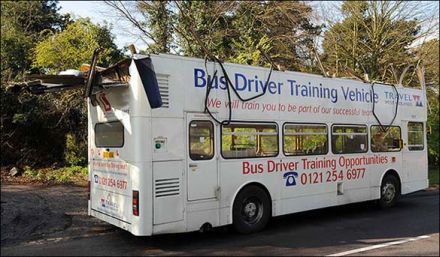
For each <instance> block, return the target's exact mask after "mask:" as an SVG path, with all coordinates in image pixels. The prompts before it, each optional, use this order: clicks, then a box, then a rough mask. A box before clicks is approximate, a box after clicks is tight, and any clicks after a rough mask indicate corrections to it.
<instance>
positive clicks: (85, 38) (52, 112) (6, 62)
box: [0, 1, 121, 167]
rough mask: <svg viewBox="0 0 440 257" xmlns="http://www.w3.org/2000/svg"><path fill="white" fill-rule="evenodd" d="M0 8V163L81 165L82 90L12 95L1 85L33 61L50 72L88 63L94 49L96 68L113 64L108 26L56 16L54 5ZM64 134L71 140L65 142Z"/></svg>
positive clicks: (116, 53) (10, 4)
mask: <svg viewBox="0 0 440 257" xmlns="http://www.w3.org/2000/svg"><path fill="white" fill-rule="evenodd" d="M0 4H1V20H2V23H1V34H2V36H1V68H2V69H1V87H0V94H1V99H0V100H1V106H2V111H1V114H0V115H1V116H0V117H1V131H2V133H1V149H2V154H1V165H9V164H13V165H19V166H20V165H24V164H26V165H30V166H32V167H36V166H38V167H41V166H49V165H51V164H53V163H58V164H60V163H63V162H64V161H65V162H66V163H67V164H69V165H83V164H85V159H86V158H87V157H86V155H87V151H86V150H84V149H85V148H86V144H87V133H85V131H86V130H87V110H86V105H85V101H84V99H83V98H82V93H81V90H72V91H68V92H62V93H54V94H46V95H40V96H35V95H31V94H29V93H27V92H22V93H21V94H14V93H12V92H9V91H7V90H6V87H7V84H8V83H9V82H11V81H14V80H22V77H23V74H24V72H25V71H28V70H30V69H31V64H32V62H33V61H34V67H36V68H40V67H44V68H47V69H49V70H50V72H52V73H55V72H58V71H59V70H64V69H67V68H79V65H81V64H82V63H88V62H90V59H91V57H92V51H93V48H94V47H97V46H100V47H102V48H103V49H104V50H103V52H102V53H101V56H102V58H101V60H100V62H99V64H100V65H103V66H105V65H108V64H110V63H112V62H115V61H117V60H118V59H119V58H120V56H121V54H120V52H119V51H118V50H117V49H116V46H115V45H114V43H113V36H112V35H111V34H110V32H109V31H110V28H109V27H108V26H107V25H105V26H99V25H94V24H92V23H91V22H90V20H87V19H80V20H78V21H76V22H74V23H72V22H71V20H70V18H69V16H68V15H64V16H63V15H60V14H59V13H58V10H59V8H58V7H57V1H19V2H13V1H1V3H0ZM30 14H31V15H30ZM36 45H38V46H39V48H38V47H37V50H39V51H36ZM55 47H58V49H59V51H56V50H54V49H55ZM41 49H43V50H41ZM35 55H37V56H35ZM36 60H38V62H36ZM35 62H36V63H35ZM46 63H47V64H49V65H46ZM40 65H41V66H40ZM70 65H72V66H70ZM69 132H70V134H71V138H72V139H73V141H69V139H68V140H67V141H69V142H66V134H67V133H69ZM66 147H67V148H68V149H67V150H66V149H65V148H66ZM64 158H66V160H64Z"/></svg>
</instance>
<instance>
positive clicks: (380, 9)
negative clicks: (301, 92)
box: [323, 1, 422, 83]
mask: <svg viewBox="0 0 440 257" xmlns="http://www.w3.org/2000/svg"><path fill="white" fill-rule="evenodd" d="M408 8H409V4H408V3H406V2H404V1H395V2H390V1H344V2H343V4H342V6H341V14H342V15H343V19H342V21H339V22H336V23H334V24H330V26H329V29H328V31H326V32H325V35H324V41H323V50H324V54H323V62H324V65H325V66H326V68H327V69H328V70H329V71H330V73H331V74H334V75H336V76H348V75H350V74H349V73H348V72H346V67H348V68H350V69H351V70H354V71H355V72H357V73H358V74H368V76H369V78H370V79H371V80H386V81H388V82H392V83H397V81H395V78H394V76H390V75H391V74H389V73H386V71H387V68H388V67H389V65H390V64H393V65H394V67H402V66H403V65H406V64H407V63H409V62H411V58H412V56H411V52H410V50H409V49H410V45H411V44H412V43H413V42H414V41H415V40H416V39H418V38H419V37H420V36H422V34H421V29H420V24H421V23H420V22H421V21H419V20H417V19H416V17H415V16H411V15H407V14H408ZM384 74H385V75H386V76H385V77H384V78H383V75H384Z"/></svg>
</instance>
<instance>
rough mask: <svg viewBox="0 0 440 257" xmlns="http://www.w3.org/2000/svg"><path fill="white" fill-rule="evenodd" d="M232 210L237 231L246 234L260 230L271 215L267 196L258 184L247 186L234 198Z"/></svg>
mask: <svg viewBox="0 0 440 257" xmlns="http://www.w3.org/2000/svg"><path fill="white" fill-rule="evenodd" d="M232 212H233V226H234V229H235V230H236V231H237V232H239V233H242V234H248V233H253V232H257V231H260V230H262V229H263V228H264V227H265V226H266V224H267V222H268V221H269V218H270V216H271V206H270V199H269V196H268V195H267V194H266V192H265V191H264V190H263V189H262V188H260V187H258V186H254V185H250V186H247V187H245V188H244V189H243V190H241V192H240V193H239V194H238V195H237V197H236V198H235V201H234V206H233V210H232Z"/></svg>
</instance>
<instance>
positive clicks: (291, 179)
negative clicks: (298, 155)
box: [283, 171, 298, 187]
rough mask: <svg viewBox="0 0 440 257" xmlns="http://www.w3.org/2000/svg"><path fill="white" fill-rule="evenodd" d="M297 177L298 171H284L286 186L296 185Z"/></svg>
mask: <svg viewBox="0 0 440 257" xmlns="http://www.w3.org/2000/svg"><path fill="white" fill-rule="evenodd" d="M297 177H298V173H297V172H295V171H289V172H286V173H284V175H283V178H284V179H286V187H289V186H295V185H296V180H295V178H297Z"/></svg>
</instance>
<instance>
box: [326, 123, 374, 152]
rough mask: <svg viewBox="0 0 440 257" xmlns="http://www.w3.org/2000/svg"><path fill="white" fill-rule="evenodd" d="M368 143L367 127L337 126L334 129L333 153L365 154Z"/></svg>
mask: <svg viewBox="0 0 440 257" xmlns="http://www.w3.org/2000/svg"><path fill="white" fill-rule="evenodd" d="M367 142H368V139H367V126H363V125H335V126H333V128H332V151H333V153H336V154H337V153H365V152H366V151H367V150H368V148H367Z"/></svg>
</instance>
